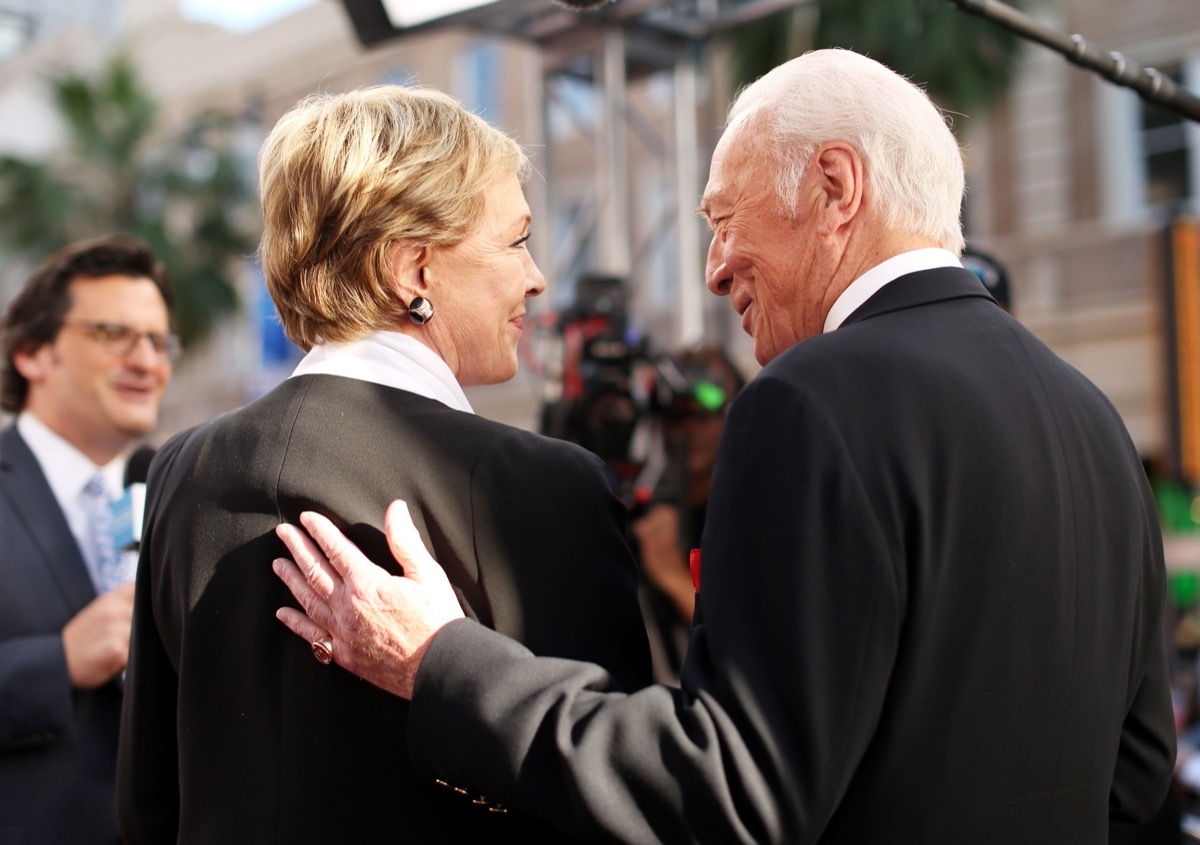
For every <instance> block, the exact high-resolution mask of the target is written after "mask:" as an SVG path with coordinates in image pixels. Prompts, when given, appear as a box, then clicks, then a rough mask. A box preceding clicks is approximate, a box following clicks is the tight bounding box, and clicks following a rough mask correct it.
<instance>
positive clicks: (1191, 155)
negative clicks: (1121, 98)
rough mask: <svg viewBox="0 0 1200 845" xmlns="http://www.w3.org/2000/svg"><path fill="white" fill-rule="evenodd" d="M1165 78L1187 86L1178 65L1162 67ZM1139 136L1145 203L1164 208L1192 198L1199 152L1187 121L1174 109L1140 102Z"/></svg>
mask: <svg viewBox="0 0 1200 845" xmlns="http://www.w3.org/2000/svg"><path fill="white" fill-rule="evenodd" d="M1159 71H1160V72H1161V73H1163V74H1164V75H1166V76H1168V77H1170V78H1171V79H1173V80H1175V82H1177V83H1180V84H1183V73H1182V68H1181V67H1180V66H1179V65H1178V64H1177V65H1174V66H1171V67H1165V68H1159ZM1139 105H1140V115H1139V134H1140V137H1141V155H1142V169H1143V173H1144V179H1145V182H1144V184H1145V203H1146V205H1148V206H1161V205H1167V204H1173V203H1177V202H1180V201H1182V200H1186V199H1187V198H1188V197H1190V196H1191V195H1192V184H1193V173H1192V171H1193V168H1195V166H1196V162H1195V160H1194V159H1195V155H1196V154H1195V151H1194V150H1192V149H1189V143H1188V142H1189V138H1188V135H1189V133H1188V131H1187V129H1188V127H1187V120H1186V119H1185V118H1184V117H1182V116H1181V115H1179V114H1178V113H1176V112H1174V111H1172V110H1171V109H1168V108H1165V107H1163V106H1159V105H1156V104H1153V103H1149V102H1147V101H1145V100H1139Z"/></svg>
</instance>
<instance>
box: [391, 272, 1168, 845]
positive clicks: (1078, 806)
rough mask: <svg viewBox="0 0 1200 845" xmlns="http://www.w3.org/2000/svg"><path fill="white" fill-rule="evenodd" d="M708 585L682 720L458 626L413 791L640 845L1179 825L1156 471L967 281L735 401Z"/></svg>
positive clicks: (857, 326)
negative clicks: (457, 789) (1165, 807)
mask: <svg viewBox="0 0 1200 845" xmlns="http://www.w3.org/2000/svg"><path fill="white" fill-rule="evenodd" d="M702 562H703V563H702V582H701V585H700V586H701V592H700V595H699V601H698V606H699V610H698V613H697V616H698V619H697V624H696V625H695V627H694V629H693V634H692V640H691V645H690V651H689V653H688V656H687V660H686V663H685V665H684V670H683V675H682V683H683V688H684V689H683V691H682V692H678V693H676V694H672V693H671V692H670V691H669V690H667V689H664V688H651V689H648V690H645V691H642V692H640V693H636V694H633V695H629V696H623V695H613V694H609V695H605V692H604V691H605V690H606V689H607V686H606V684H607V679H606V677H605V675H604V673H603V672H602V671H600V670H599V669H596V668H594V667H585V666H580V665H578V664H567V663H563V662H555V663H550V662H546V661H537V660H534V659H531V658H530V657H529V655H528V654H527V653H525V652H523V650H522V649H520V648H519V647H518V646H516V645H515V644H512V643H510V642H508V641H505V640H503V639H502V638H499V637H496V636H495V635H494V634H492V633H491V632H486V631H483V629H481V628H480V627H479V626H477V625H472V624H470V623H469V622H455V623H453V624H451V625H450V626H448V627H447V628H446V629H445V630H443V632H441V633H439V635H438V636H437V637H436V638H435V640H434V642H433V644H432V646H431V648H430V649H429V651H428V653H427V655H426V658H425V662H424V664H423V665H422V668H421V671H420V673H419V674H418V677H417V680H416V689H415V696H414V699H413V703H412V710H411V715H410V721H409V733H410V739H411V740H412V743H413V753H414V757H415V759H416V760H417V762H418V766H419V767H420V768H421V769H422V770H426V771H430V772H433V773H437V774H439V775H440V776H442V777H445V778H449V779H454V780H456V781H459V782H463V783H466V784H469V785H470V786H471V787H473V788H476V789H482V790H486V791H488V792H489V794H496V795H497V796H499V797H500V798H501V800H504V799H508V800H510V801H513V802H515V803H516V804H518V805H520V806H525V807H527V808H532V809H533V810H534V811H535V812H537V813H539V814H542V815H544V816H546V817H547V818H550V819H554V820H555V821H556V822H557V823H558V824H560V825H562V826H564V827H567V828H569V827H570V826H572V825H575V826H577V827H578V828H581V829H586V828H589V827H593V826H594V827H598V828H601V829H603V830H605V831H606V832H607V833H609V834H610V835H612V836H614V837H619V838H623V839H625V840H628V841H631V842H654V841H663V842H684V841H689V840H693V839H694V840H698V841H706V842H717V843H729V842H755V843H768V842H778V843H791V844H792V845H800V843H811V842H821V843H834V842H837V843H871V842H889V843H890V842H902V843H921V845H940V844H941V843H945V845H961V843H968V842H969V843H972V845H979V843H996V845H1013V843H1045V845H1063V843H1070V844H1071V845H1075V844H1076V843H1103V842H1105V841H1106V839H1107V834H1108V825H1109V822H1110V819H1111V820H1113V821H1131V820H1135V819H1138V818H1144V817H1148V816H1149V815H1151V814H1152V813H1153V812H1154V811H1155V810H1156V809H1157V808H1158V806H1159V805H1160V804H1161V803H1162V800H1163V798H1164V795H1165V793H1166V789H1167V785H1168V781H1169V778H1170V775H1171V769H1172V764H1173V761H1174V731H1173V721H1172V715H1171V704H1170V698H1169V691H1168V687H1167V680H1166V674H1165V673H1166V666H1165V659H1164V650H1165V647H1164V640H1163V631H1162V608H1163V600H1164V578H1165V574H1164V568H1163V561H1162V546H1161V538H1160V534H1159V526H1158V518H1157V514H1156V511H1155V507H1154V502H1153V499H1152V498H1151V494H1150V491H1149V489H1148V485H1147V482H1146V478H1145V477H1144V473H1143V470H1142V467H1141V464H1140V461H1139V459H1138V456H1137V454H1136V453H1135V451H1134V448H1133V446H1132V444H1131V443H1130V441H1129V437H1128V435H1127V433H1126V431H1125V428H1124V426H1123V424H1122V421H1121V419H1120V418H1119V417H1118V415H1117V413H1116V412H1115V410H1114V409H1113V408H1112V406H1111V405H1110V404H1109V402H1108V401H1107V400H1106V399H1105V398H1104V396H1102V395H1101V393H1100V392H1099V391H1098V390H1097V389H1096V387H1095V386H1094V385H1092V384H1091V383H1090V382H1089V381H1088V380H1087V379H1085V378H1084V377H1083V376H1082V375H1080V374H1079V373H1078V372H1076V371H1075V370H1074V369H1072V368H1071V367H1070V366H1068V365H1067V364H1066V363H1064V362H1063V361H1062V360H1060V359H1059V358H1057V357H1056V356H1055V355H1054V354H1053V353H1052V352H1050V350H1048V349H1047V348H1046V347H1045V346H1044V345H1043V344H1042V343H1040V342H1039V341H1038V340H1037V339H1036V338H1034V337H1033V336H1032V335H1031V334H1030V333H1029V332H1028V331H1026V330H1025V329H1024V328H1023V327H1022V326H1021V325H1020V324H1018V323H1017V322H1016V321H1014V320H1013V319H1011V318H1010V317H1009V316H1008V315H1006V314H1005V313H1004V312H1003V311H1002V310H1001V309H1000V308H998V307H997V306H996V304H995V303H994V302H993V301H992V300H991V298H990V297H988V295H987V294H986V292H985V291H984V290H983V288H982V286H981V285H980V284H979V283H978V281H977V280H976V279H975V278H974V277H973V276H972V275H971V274H970V273H968V272H966V271H960V270H957V269H951V270H935V271H926V272H921V273H914V274H911V275H909V276H906V277H903V278H901V279H898V280H897V281H895V282H894V283H893V284H891V285H888V286H886V287H885V288H883V289H882V290H881V291H880V292H879V293H877V294H876V295H875V296H874V297H872V298H871V299H870V300H869V301H868V302H866V303H865V304H864V305H863V306H862V307H861V308H859V309H858V310H857V311H856V312H855V313H854V314H853V315H851V317H850V319H848V320H847V321H846V323H845V325H843V326H842V327H841V328H840V329H838V330H837V331H835V332H832V333H830V334H826V335H820V336H817V337H813V338H811V339H809V340H806V341H804V342H802V343H799V344H797V345H796V346H794V347H793V348H791V349H789V350H788V351H786V352H785V353H783V354H782V355H780V356H779V357H778V358H777V359H776V360H775V361H773V362H772V363H771V364H770V365H768V366H767V367H766V368H764V369H763V371H762V372H761V373H760V374H759V375H758V377H756V378H755V379H754V381H753V382H752V383H751V384H750V385H749V387H747V388H746V389H745V390H743V391H742V392H741V393H740V394H739V396H738V398H737V399H736V401H735V402H734V404H733V407H732V408H731V410H730V412H729V416H728V420H727V423H726V426H725V430H724V437H723V440H722V444H721V449H720V454H719V457H718V462H717V468H716V476H715V479H714V484H713V493H712V497H711V499H710V501H709V512H708V521H707V524H706V527H705V533H704V538H703V544H702ZM531 702H532V704H530V703H531ZM569 736H575V737H579V739H578V740H577V741H576V742H575V743H573V744H568V743H564V742H562V738H563V737H569ZM531 739H532V741H531ZM564 773H565V774H564Z"/></svg>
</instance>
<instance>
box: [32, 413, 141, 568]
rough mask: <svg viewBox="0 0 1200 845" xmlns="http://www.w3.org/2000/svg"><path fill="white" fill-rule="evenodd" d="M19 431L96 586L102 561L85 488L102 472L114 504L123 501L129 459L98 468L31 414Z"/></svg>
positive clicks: (123, 455)
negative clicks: (92, 535)
mask: <svg viewBox="0 0 1200 845" xmlns="http://www.w3.org/2000/svg"><path fill="white" fill-rule="evenodd" d="M17 431H18V432H19V433H20V435H21V439H23V440H24V441H25V443H26V444H27V445H28V446H29V451H31V452H33V456H34V457H35V458H37V462H38V464H40V465H41V467H42V474H43V475H44V476H46V481H47V482H49V484H50V490H51V492H53V493H54V498H55V499H56V500H58V506H59V507H60V508H61V509H62V512H63V516H65V517H66V519H67V526H68V527H69V528H70V529H71V534H72V535H74V537H75V542H76V544H77V545H78V546H79V550H80V552H82V553H83V559H84V561H85V562H86V563H87V567H88V572H89V573H91V574H92V580H93V583H94V582H95V572H96V567H97V564H98V561H97V560H95V557H96V553H95V549H94V546H93V544H92V541H91V538H90V536H89V533H88V518H87V509H86V507H87V506H86V499H85V497H84V494H83V488H84V487H86V486H87V483H88V481H89V480H91V477H92V476H93V475H95V474H96V472H97V471H99V472H101V473H103V474H104V484H105V486H106V487H108V495H109V496H110V497H112V499H113V500H114V501H115V500H117V499H119V498H121V495H122V493H123V492H124V489H125V463H126V461H127V460H128V455H125V454H121V455H118V456H117V457H116V458H113V459H112V460H111V461H109V462H108V463H107V464H106V465H105V466H102V467H101V466H97V465H96V464H94V463H93V462H92V459H91V458H89V457H88V456H87V455H85V454H83V452H80V451H79V450H78V449H76V448H75V447H74V446H73V445H72V444H71V443H69V442H68V441H66V440H64V439H63V438H62V437H60V436H59V435H58V434H56V433H55V432H53V431H51V430H50V427H49V426H47V425H46V424H45V423H44V422H42V421H41V420H40V419H38V418H37V417H36V416H35V415H34V414H33V413H32V412H31V411H22V412H21V413H19V414H18V415H17Z"/></svg>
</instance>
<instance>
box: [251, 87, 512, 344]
mask: <svg viewBox="0 0 1200 845" xmlns="http://www.w3.org/2000/svg"><path fill="white" fill-rule="evenodd" d="M528 170H529V159H528V157H527V156H526V155H525V152H524V151H523V150H522V149H521V147H520V146H519V145H518V144H517V143H516V142H515V141H514V140H512V139H511V138H509V137H508V136H507V135H505V134H504V133H502V132H500V131H498V130H497V129H495V128H493V127H492V126H490V125H489V124H488V123H487V122H486V121H484V120H483V119H482V118H480V117H479V116H477V115H474V114H471V113H470V112H468V111H467V110H466V109H464V108H463V107H462V106H461V105H460V104H459V102H458V101H457V100H455V99H454V98H453V97H450V96H449V95H447V94H444V93H442V92H441V91H436V90H433V89H429V88H405V87H401V86H398V85H381V86H376V87H372V88H364V89H360V90H357V91H351V92H348V93H344V94H317V95H313V96H310V97H307V98H305V99H304V100H302V101H300V102H299V103H297V104H296V105H295V106H293V107H292V108H291V109H290V110H289V111H288V112H287V113H286V114H285V115H284V116H283V117H282V118H280V120H279V122H278V123H277V124H275V128H274V129H273V130H272V131H271V134H270V135H269V136H268V137H267V140H266V142H265V143H264V144H263V148H262V153H261V155H260V157H259V185H260V190H261V193H262V208H263V218H264V219H263V236H262V243H261V246H260V248H259V252H260V257H261V260H262V266H263V273H264V275H265V277H266V282H267V290H268V291H269V292H270V294H271V298H272V299H273V300H274V301H275V306H276V308H277V309H278V311H279V317H280V320H281V321H282V322H283V329H284V331H285V332H286V333H287V336H288V337H289V338H290V339H291V340H292V341H293V342H294V343H296V344H297V345H299V346H300V347H302V348H303V349H305V350H307V349H310V348H311V347H312V346H313V345H315V344H318V343H323V342H345V341H350V340H355V339H358V338H361V337H364V336H366V335H368V334H370V333H371V332H374V331H378V330H380V329H384V328H386V327H388V326H390V325H394V324H395V322H396V320H398V319H400V318H402V317H403V315H404V314H405V309H406V304H405V303H403V302H401V301H400V300H399V298H398V297H397V296H396V293H395V289H394V287H393V284H392V283H393V279H392V275H391V270H390V268H389V262H388V258H389V253H390V247H391V246H392V245H393V244H397V243H402V244H404V245H406V246H413V247H424V248H439V247H448V246H453V245H455V244H457V243H460V242H462V240H463V239H464V238H466V236H467V235H468V234H469V233H470V232H471V230H472V229H473V228H474V227H475V226H476V225H477V224H478V222H479V219H480V217H481V216H482V214H483V208H484V191H485V189H487V188H488V187H490V186H491V185H493V184H495V183H496V182H498V181H500V180H502V179H504V178H507V177H511V176H516V177H518V178H520V179H522V180H523V179H524V178H525V175H526V174H527V172H528Z"/></svg>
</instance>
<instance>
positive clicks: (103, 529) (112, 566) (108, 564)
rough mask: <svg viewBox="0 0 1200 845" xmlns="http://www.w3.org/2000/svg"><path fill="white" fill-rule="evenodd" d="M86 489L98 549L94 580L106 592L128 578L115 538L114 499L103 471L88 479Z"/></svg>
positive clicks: (91, 529) (98, 589) (94, 547)
mask: <svg viewBox="0 0 1200 845" xmlns="http://www.w3.org/2000/svg"><path fill="white" fill-rule="evenodd" d="M83 493H84V495H85V496H86V497H87V515H88V532H89V534H90V535H91V541H92V550H93V552H94V554H93V557H92V564H93V565H94V566H95V567H96V569H95V571H94V572H93V573H92V581H93V582H94V583H95V585H96V593H97V594H103V593H107V592H108V591H109V590H111V589H113V588H114V587H119V586H121V584H122V583H123V582H124V580H125V578H124V574H123V573H122V571H121V556H120V555H119V554H118V553H117V548H116V543H115V542H114V541H113V513H112V499H111V498H109V495H108V488H107V487H106V486H105V484H104V476H103V475H101V474H100V473H96V474H95V475H93V476H92V477H91V478H90V479H88V483H87V486H85V487H84V488H83Z"/></svg>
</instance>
